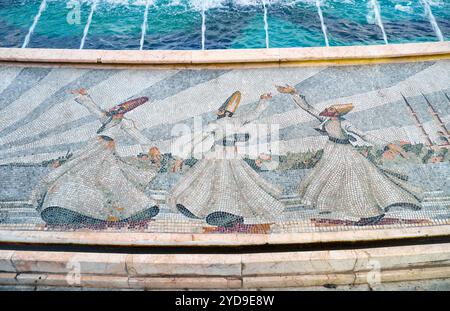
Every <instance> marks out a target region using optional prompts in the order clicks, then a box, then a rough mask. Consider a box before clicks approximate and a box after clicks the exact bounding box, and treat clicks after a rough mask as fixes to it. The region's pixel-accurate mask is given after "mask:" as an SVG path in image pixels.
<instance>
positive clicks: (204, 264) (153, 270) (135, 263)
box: [126, 254, 241, 277]
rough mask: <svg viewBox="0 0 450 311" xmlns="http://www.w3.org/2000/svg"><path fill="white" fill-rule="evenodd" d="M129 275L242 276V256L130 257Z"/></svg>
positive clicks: (128, 259) (179, 255)
mask: <svg viewBox="0 0 450 311" xmlns="http://www.w3.org/2000/svg"><path fill="white" fill-rule="evenodd" d="M126 264H127V271H128V275H130V276H133V277H136V276H194V275H197V276H229V277H233V276H236V277H237V276H240V274H241V256H240V255H231V254H230V255H207V254H205V255H197V254H173V255H172V254H166V255H128V256H127V261H126Z"/></svg>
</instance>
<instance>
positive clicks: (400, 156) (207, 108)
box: [0, 61, 450, 233]
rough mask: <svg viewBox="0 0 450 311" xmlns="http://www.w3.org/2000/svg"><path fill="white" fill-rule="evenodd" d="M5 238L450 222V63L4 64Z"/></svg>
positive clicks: (1, 206) (0, 201)
mask: <svg viewBox="0 0 450 311" xmlns="http://www.w3.org/2000/svg"><path fill="white" fill-rule="evenodd" d="M0 110H1V112H2V113H1V114H0V176H1V178H0V229H7V230H58V231H61V230H80V231H81V230H109V231H137V232H186V233H231V232H239V233H285V232H315V231H336V230H355V229H360V228H364V229H367V228H372V229H377V228H393V227H405V226H429V225H441V224H449V223H450V152H449V149H450V135H449V131H448V128H449V126H450V115H449V114H450V61H437V62H420V63H418V62H415V63H401V64H382V65H367V66H345V67H295V68H264V69H233V70H231V69H229V70H228V69H220V70H219V69H201V70H200V69H199V70H186V69H182V70H166V69H155V70H148V69H145V70H144V69H142V70H123V69H120V70H119V69H117V70H113V69H108V70H106V69H70V68H38V67H16V66H3V67H0Z"/></svg>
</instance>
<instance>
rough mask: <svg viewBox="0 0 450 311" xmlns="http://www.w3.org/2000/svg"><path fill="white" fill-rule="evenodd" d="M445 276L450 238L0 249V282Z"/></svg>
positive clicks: (134, 283) (250, 284) (118, 284)
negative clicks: (242, 250) (341, 246)
mask: <svg viewBox="0 0 450 311" xmlns="http://www.w3.org/2000/svg"><path fill="white" fill-rule="evenodd" d="M439 278H450V243H443V244H430V245H413V246H395V247H378V248H365V249H349V250H329V251H327V250H323V251H301V252H278V253H255V254H111V253H78V252H41V251H0V285H17V286H19V285H20V286H22V285H23V286H25V285H35V286H60V287H61V286H62V287H64V286H81V287H95V288H102V287H104V288H124V289H126V288H131V289H147V288H149V289H159V288H160V289H165V288H171V289H184V288H190V289H195V288H207V289H220V288H273V287H277V288H285V287H302V286H323V285H326V284H337V285H352V284H378V283H380V282H381V283H383V282H394V281H415V280H426V279H439Z"/></svg>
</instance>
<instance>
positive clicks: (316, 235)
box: [0, 225, 450, 247]
mask: <svg viewBox="0 0 450 311" xmlns="http://www.w3.org/2000/svg"><path fill="white" fill-rule="evenodd" d="M448 235H450V225H439V226H422V227H405V228H385V229H360V230H348V231H339V232H331V231H330V232H303V233H274V234H239V233H235V234H188V233H139V232H94V231H78V232H51V231H31V230H29V231H19V230H0V243H30V244H33V243H37V244H71V245H109V246H196V247H203V246H204V247H206V246H229V247H232V246H244V245H276V244H308V243H331V242H356V241H360V242H362V241H380V240H390V239H392V240H400V239H408V238H426V237H439V236H448Z"/></svg>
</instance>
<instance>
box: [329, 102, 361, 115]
mask: <svg viewBox="0 0 450 311" xmlns="http://www.w3.org/2000/svg"><path fill="white" fill-rule="evenodd" d="M329 108H334V109H335V110H336V111H337V113H338V114H339V115H340V116H343V115H344V114H347V113H348V112H350V110H352V109H353V108H355V106H353V104H336V105H331V106H330V107H329Z"/></svg>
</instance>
